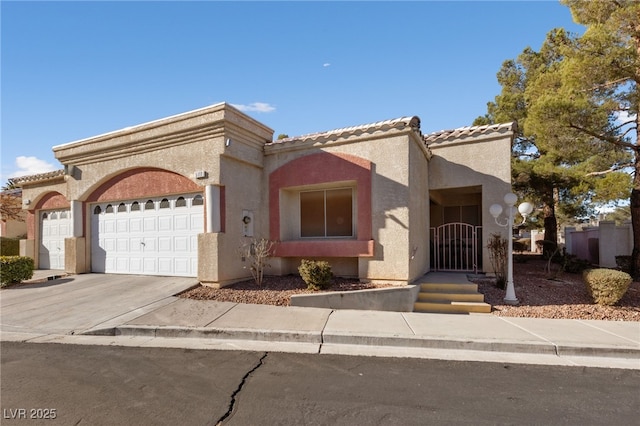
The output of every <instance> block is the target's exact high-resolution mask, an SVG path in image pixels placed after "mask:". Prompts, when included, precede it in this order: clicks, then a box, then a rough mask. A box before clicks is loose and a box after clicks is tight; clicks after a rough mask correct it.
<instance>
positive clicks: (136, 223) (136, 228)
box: [129, 217, 143, 233]
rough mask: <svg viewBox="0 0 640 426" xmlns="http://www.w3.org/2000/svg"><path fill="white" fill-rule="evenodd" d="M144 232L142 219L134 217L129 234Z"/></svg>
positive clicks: (130, 223)
mask: <svg viewBox="0 0 640 426" xmlns="http://www.w3.org/2000/svg"><path fill="white" fill-rule="evenodd" d="M142 230H143V226H142V218H141V217H134V218H131V219H130V220H129V232H132V233H134V232H142Z"/></svg>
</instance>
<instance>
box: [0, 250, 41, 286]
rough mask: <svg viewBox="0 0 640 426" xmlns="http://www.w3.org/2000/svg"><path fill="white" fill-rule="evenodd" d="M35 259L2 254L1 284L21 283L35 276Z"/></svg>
mask: <svg viewBox="0 0 640 426" xmlns="http://www.w3.org/2000/svg"><path fill="white" fill-rule="evenodd" d="M34 267H35V266H34V263H33V259H32V258H30V257H25V256H0V286H1V287H4V286H5V285H7V284H12V283H19V282H22V281H24V280H28V279H30V278H31V277H33V269H34Z"/></svg>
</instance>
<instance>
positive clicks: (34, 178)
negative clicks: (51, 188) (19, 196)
mask: <svg viewBox="0 0 640 426" xmlns="http://www.w3.org/2000/svg"><path fill="white" fill-rule="evenodd" d="M59 176H64V169H60V170H54V171H52V172H45V173H38V174H35V175H29V176H20V177H16V178H13V182H14V183H15V184H16V185H20V184H24V183H32V182H42V181H47V180H51V179H54V178H57V177H59Z"/></svg>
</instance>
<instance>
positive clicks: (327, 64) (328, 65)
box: [322, 62, 331, 68]
mask: <svg viewBox="0 0 640 426" xmlns="http://www.w3.org/2000/svg"><path fill="white" fill-rule="evenodd" d="M322 66H323V67H325V68H327V67H330V66H331V64H330V63H329V62H325V63H324V64H322Z"/></svg>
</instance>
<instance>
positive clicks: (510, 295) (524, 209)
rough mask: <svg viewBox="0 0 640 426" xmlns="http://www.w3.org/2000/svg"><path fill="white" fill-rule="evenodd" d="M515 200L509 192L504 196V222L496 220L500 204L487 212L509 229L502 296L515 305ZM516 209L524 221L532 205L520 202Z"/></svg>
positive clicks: (501, 225)
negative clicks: (505, 212)
mask: <svg viewBox="0 0 640 426" xmlns="http://www.w3.org/2000/svg"><path fill="white" fill-rule="evenodd" d="M517 201H518V196H517V195H516V194H513V193H511V192H509V193H508V194H506V195H505V196H504V203H505V204H506V205H507V209H508V210H509V218H508V219H507V222H505V223H500V222H499V221H498V216H500V214H501V213H502V206H501V205H500V204H493V205H492V206H491V207H489V212H490V213H491V216H493V218H494V219H495V221H496V224H497V225H498V226H500V227H503V228H507V229H508V230H509V238H508V242H507V293H506V295H505V296H504V302H505V303H506V304H508V305H517V304H518V303H519V302H518V298H517V297H516V290H515V287H514V285H513V215H514V214H515V211H516V209H515V207H514V205H515V204H516V202H517ZM518 211H519V212H520V214H521V215H522V217H523V218H524V219H523V220H522V223H525V222H526V220H527V216H528V215H530V214H531V212H532V211H533V205H532V204H531V203H522V204H520V205H519V206H518Z"/></svg>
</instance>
